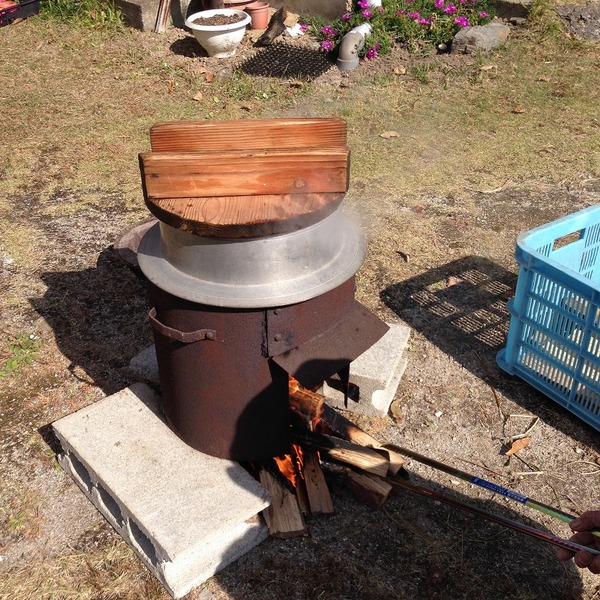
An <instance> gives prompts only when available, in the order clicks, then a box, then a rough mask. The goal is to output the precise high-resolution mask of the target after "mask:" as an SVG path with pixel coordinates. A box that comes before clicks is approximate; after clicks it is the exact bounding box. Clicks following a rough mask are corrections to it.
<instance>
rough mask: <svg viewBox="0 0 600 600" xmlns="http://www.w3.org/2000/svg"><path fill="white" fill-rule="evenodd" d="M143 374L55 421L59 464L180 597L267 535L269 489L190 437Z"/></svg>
mask: <svg viewBox="0 0 600 600" xmlns="http://www.w3.org/2000/svg"><path fill="white" fill-rule="evenodd" d="M158 407H159V397H158V396H157V394H156V393H155V392H154V391H153V390H152V388H150V387H149V386H147V385H146V384H143V383H136V384H134V385H132V386H131V387H129V388H127V389H125V390H122V391H121V392H118V393H117V394H113V395H112V396H109V397H107V398H105V399H103V400H100V401H99V402H96V403H95V404H92V405H90V406H88V407H86V408H84V409H82V410H80V411H78V412H76V413H73V414H71V415H69V416H67V417H64V418H63V419H60V420H59V421H56V422H55V423H54V424H53V428H54V431H55V432H56V435H57V436H58V438H59V440H60V442H61V444H62V448H63V453H62V454H61V456H60V457H59V462H60V464H61V466H62V467H63V468H64V469H65V471H67V472H68V473H69V474H70V475H71V476H72V477H73V479H74V480H75V481H76V483H77V484H78V485H79V487H80V488H81V489H82V491H83V492H84V493H85V494H86V496H87V497H88V498H89V499H90V500H91V501H92V502H93V503H94V505H95V506H96V507H97V508H98V510H99V511H100V512H101V513H102V514H103V515H104V516H105V517H106V519H107V520H108V521H109V522H110V524H111V525H112V526H113V527H114V528H115V529H116V530H117V531H118V532H119V533H120V534H121V535H122V536H123V538H124V539H125V540H126V541H127V543H128V544H129V545H130V546H131V547H132V548H133V550H134V551H135V552H136V554H137V555H138V556H139V557H140V559H141V560H142V561H143V562H144V564H145V565H146V566H147V567H148V568H149V569H150V570H151V571H152V572H153V573H154V575H155V576H156V577H157V578H158V579H159V580H160V581H161V582H162V583H163V585H164V586H165V587H166V589H167V590H168V592H169V593H170V594H171V595H172V596H173V597H175V598H180V597H181V596H184V595H185V594H187V593H188V592H189V591H191V590H192V589H193V588H194V587H197V586H198V585H200V584H201V583H202V582H204V581H205V580H206V579H208V578H209V577H211V576H212V575H214V574H215V573H217V572H218V571H219V570H221V569H223V568H224V567H225V566H227V565H228V564H230V563H231V562H232V561H234V560H236V559H237V558H239V557H240V556H242V555H243V554H245V553H246V552H248V551H249V550H251V549H252V548H254V547H255V546H256V545H257V544H258V543H260V542H261V541H263V540H264V539H265V538H266V537H267V536H268V531H267V528H266V526H265V524H264V522H263V521H262V519H261V517H260V516H259V515H258V513H260V511H262V510H263V509H264V508H266V507H267V506H268V505H269V503H270V498H269V495H268V492H267V491H266V490H265V489H264V488H263V487H262V486H261V485H260V484H259V483H258V482H257V481H255V480H254V479H253V478H252V477H251V476H250V475H249V474H248V473H247V472H246V471H245V470H244V469H243V468H242V467H241V466H240V465H238V464H237V463H234V462H232V461H228V460H223V459H219V458H214V457H211V456H207V455H205V454H202V453H200V452H197V451H196V450H194V449H192V448H190V447H189V446H187V445H186V444H185V443H184V442H182V441H181V440H180V439H179V438H178V437H177V436H176V435H175V434H174V433H172V432H171V430H170V429H169V428H168V427H167V426H166V425H165V423H164V422H163V420H162V418H161V416H160V413H159V409H158Z"/></svg>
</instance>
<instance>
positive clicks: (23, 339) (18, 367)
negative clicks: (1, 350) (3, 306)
mask: <svg viewBox="0 0 600 600" xmlns="http://www.w3.org/2000/svg"><path fill="white" fill-rule="evenodd" d="M41 347H42V340H41V339H40V338H38V337H37V336H35V335H34V334H32V333H20V334H19V335H17V337H16V340H15V341H14V342H13V343H12V344H10V345H9V347H8V350H7V353H8V358H6V359H5V360H4V363H3V364H2V365H0V380H2V379H7V378H9V377H16V376H17V375H18V374H19V373H20V372H21V371H22V370H23V369H24V368H25V367H26V366H27V365H29V364H30V363H31V362H33V360H34V359H35V357H36V356H37V354H38V352H39V351H40V349H41Z"/></svg>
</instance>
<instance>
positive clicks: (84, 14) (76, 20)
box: [40, 0, 122, 31]
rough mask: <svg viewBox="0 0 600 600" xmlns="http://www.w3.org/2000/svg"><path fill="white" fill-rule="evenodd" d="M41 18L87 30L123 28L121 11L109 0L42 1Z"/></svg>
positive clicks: (116, 29)
mask: <svg viewBox="0 0 600 600" xmlns="http://www.w3.org/2000/svg"><path fill="white" fill-rule="evenodd" d="M40 14H41V16H42V18H45V19H48V20H54V21H59V22H63V23H68V24H69V25H71V26H73V25H75V26H80V27H83V28H87V29H101V30H105V31H107V30H115V31H118V30H120V29H121V28H122V19H121V10H120V9H119V8H117V7H116V6H115V4H114V3H113V2H112V1H111V0H108V1H106V2H103V1H102V0H42V2H41V13H40Z"/></svg>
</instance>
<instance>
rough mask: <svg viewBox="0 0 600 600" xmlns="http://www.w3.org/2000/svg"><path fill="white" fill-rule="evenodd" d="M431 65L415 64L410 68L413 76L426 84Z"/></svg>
mask: <svg viewBox="0 0 600 600" xmlns="http://www.w3.org/2000/svg"><path fill="white" fill-rule="evenodd" d="M432 69H433V65H432V64H430V63H424V64H416V65H414V66H413V68H412V75H413V77H414V78H415V79H416V80H417V81H418V82H419V83H422V84H423V85H427V84H428V83H429V82H430V81H429V75H428V74H429V73H430V72H431V71H432Z"/></svg>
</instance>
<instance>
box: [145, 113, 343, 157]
mask: <svg viewBox="0 0 600 600" xmlns="http://www.w3.org/2000/svg"><path fill="white" fill-rule="evenodd" d="M346 129H347V127H346V122H345V121H343V120H342V119H333V118H314V119H237V120H231V121H214V120H211V121H183V122H181V121H173V122H167V123H157V124H156V125H154V126H153V127H152V128H151V129H150V144H151V147H152V151H153V152H194V151H210V150H243V149H247V150H252V149H269V148H319V147H346V144H347V134H346Z"/></svg>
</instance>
